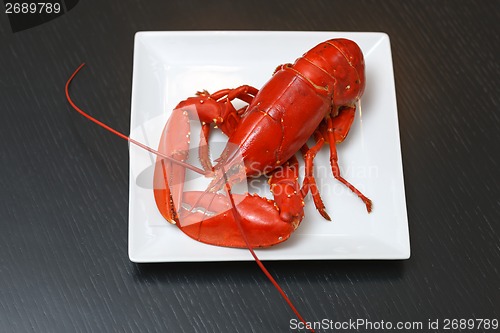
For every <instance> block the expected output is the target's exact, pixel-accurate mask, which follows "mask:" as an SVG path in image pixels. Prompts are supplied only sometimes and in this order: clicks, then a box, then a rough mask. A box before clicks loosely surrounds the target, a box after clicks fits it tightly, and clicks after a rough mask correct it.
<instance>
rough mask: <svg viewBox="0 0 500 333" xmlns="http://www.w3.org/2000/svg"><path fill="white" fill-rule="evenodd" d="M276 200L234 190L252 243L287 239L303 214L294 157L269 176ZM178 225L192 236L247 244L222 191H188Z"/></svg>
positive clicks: (224, 243)
mask: <svg viewBox="0 0 500 333" xmlns="http://www.w3.org/2000/svg"><path fill="white" fill-rule="evenodd" d="M269 184H270V186H271V191H272V192H273V195H274V200H270V199H267V198H262V197H259V196H257V195H250V194H244V195H242V194H234V193H233V194H232V195H233V197H234V201H236V202H238V203H237V204H236V209H237V211H238V215H239V216H240V219H241V220H240V222H239V223H240V224H241V227H242V229H243V231H244V233H245V236H246V238H247V240H248V242H249V244H250V246H251V247H269V246H272V245H275V244H278V243H281V242H283V241H285V240H287V239H288V238H289V237H290V235H291V234H292V232H293V231H294V230H295V229H296V228H297V227H298V225H299V224H300V222H301V221H302V219H303V217H304V208H303V207H304V200H303V198H304V197H303V196H302V193H301V191H300V187H299V184H298V161H297V159H296V158H295V156H294V157H292V158H290V160H289V161H288V162H287V163H285V164H284V165H283V166H282V167H281V168H277V169H276V170H274V171H273V172H272V174H271V177H270V178H269ZM183 199H184V202H183V204H182V207H181V211H180V212H179V215H180V216H181V218H180V220H181V222H180V223H179V224H178V226H179V228H180V229H181V230H182V231H183V232H184V233H185V234H187V235H188V236H190V237H191V238H193V239H195V240H197V241H200V242H203V243H207V244H211V245H217V246H227V247H241V248H246V247H247V244H246V243H245V241H244V239H243V237H242V235H241V231H240V230H239V227H238V222H237V221H236V220H234V214H232V213H231V212H230V209H231V208H232V207H231V205H230V204H229V200H228V198H227V197H225V196H224V195H222V194H218V193H212V192H202V191H192V192H185V194H184V198H183Z"/></svg>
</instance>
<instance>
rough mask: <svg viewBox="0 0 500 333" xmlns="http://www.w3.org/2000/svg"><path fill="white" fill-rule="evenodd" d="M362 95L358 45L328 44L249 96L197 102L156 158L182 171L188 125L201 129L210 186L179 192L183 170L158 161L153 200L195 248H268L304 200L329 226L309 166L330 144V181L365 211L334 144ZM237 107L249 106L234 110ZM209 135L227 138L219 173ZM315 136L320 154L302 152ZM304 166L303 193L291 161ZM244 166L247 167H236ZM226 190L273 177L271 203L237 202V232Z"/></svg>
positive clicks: (187, 105) (176, 116) (186, 108)
mask: <svg viewBox="0 0 500 333" xmlns="http://www.w3.org/2000/svg"><path fill="white" fill-rule="evenodd" d="M364 87H365V69H364V60H363V54H362V52H361V50H360V48H359V47H358V45H357V44H356V43H354V42H353V41H350V40H347V39H332V40H328V41H326V42H323V43H320V44H319V45H317V46H315V47H314V48H312V49H311V50H310V51H308V52H307V53H305V54H304V55H303V56H302V57H300V58H299V59H297V60H296V62H295V63H294V64H285V65H281V66H279V67H278V68H277V69H276V70H275V72H274V74H273V76H272V77H271V79H270V80H269V81H268V82H267V83H266V84H265V85H264V86H263V87H262V89H260V91H259V90H257V89H256V88H253V87H251V86H247V85H245V86H241V87H238V88H236V89H224V90H220V91H217V92H215V93H213V94H209V93H208V92H206V91H203V92H198V93H197V95H196V96H195V97H191V98H188V99H187V100H185V101H182V102H181V103H179V104H178V105H177V107H176V108H175V109H174V110H173V113H172V115H171V116H170V118H169V120H168V122H167V124H166V126H165V129H164V131H163V134H162V137H161V139H160V145H159V148H158V151H160V152H161V153H163V154H164V155H169V156H171V157H173V158H174V159H176V160H178V161H179V162H182V163H186V161H187V159H188V151H189V145H190V140H191V127H190V123H191V122H192V121H199V122H201V128H202V133H201V138H200V145H199V146H200V151H199V159H200V162H201V165H202V166H203V168H204V169H205V172H206V173H207V174H211V175H212V177H213V180H212V182H211V184H210V186H209V188H208V189H207V190H206V191H184V190H183V184H184V178H185V173H186V168H185V167H184V166H182V165H180V164H178V163H176V162H175V161H167V160H165V159H164V158H162V157H161V156H160V157H158V161H157V163H156V168H155V175H154V188H155V190H154V195H155V200H156V204H157V206H158V209H159V210H160V212H161V214H162V215H163V216H164V217H165V218H166V219H167V220H168V221H169V222H171V223H174V224H176V225H177V226H178V227H179V228H180V229H181V230H182V231H183V232H184V233H185V234H187V235H188V236H190V237H192V238H194V239H195V240H197V241H200V242H203V243H208V244H212V245H218V246H229V247H247V246H248V245H247V242H246V241H245V239H243V236H242V233H241V231H240V229H239V227H241V228H242V229H243V230H244V234H245V235H246V237H247V240H248V242H249V243H250V245H251V246H252V247H268V246H272V245H275V244H278V243H281V242H283V241H285V240H287V239H288V238H289V237H290V235H291V233H292V232H293V231H294V230H295V229H296V228H297V227H298V225H299V224H300V222H301V221H302V219H303V218H304V209H303V207H304V197H305V196H306V195H307V193H308V192H309V191H310V192H311V193H312V197H313V200H314V203H315V205H316V208H317V209H318V210H319V212H320V214H321V215H322V216H323V217H324V218H326V219H328V220H329V219H330V217H329V216H328V214H327V213H326V211H325V206H324V204H323V201H322V199H321V197H320V194H319V192H318V190H317V186H316V181H315V179H314V176H313V159H314V157H315V155H316V153H317V152H318V151H319V150H320V148H321V147H322V146H323V145H324V144H325V143H328V144H329V147H330V154H331V157H330V162H331V169H332V173H333V175H334V177H335V178H336V179H338V180H339V181H341V182H342V183H343V184H345V185H346V186H347V187H349V188H350V189H351V190H352V191H353V192H354V193H356V194H357V195H358V196H359V197H360V198H361V199H362V200H363V202H364V203H365V205H366V208H367V210H368V211H369V212H370V211H371V207H372V203H371V201H370V200H369V199H368V198H367V197H365V196H364V195H363V194H362V193H361V192H360V191H358V190H357V189H356V188H355V187H354V186H353V185H351V184H350V183H349V182H347V181H346V180H345V179H344V178H343V177H342V176H341V173H340V169H339V167H338V164H337V152H336V147H335V144H336V143H339V142H342V141H343V140H344V138H345V137H346V135H347V134H348V132H349V129H350V127H351V124H352V122H353V120H354V115H355V110H356V102H357V101H358V99H359V98H360V97H361V95H362V94H363V91H364ZM235 99H239V100H241V101H244V102H245V103H247V104H248V105H247V106H244V107H242V108H239V109H236V108H235V107H234V105H233V104H232V101H233V100H235ZM211 126H214V127H218V128H220V129H221V131H222V132H223V133H225V134H226V135H227V136H228V137H229V139H228V145H227V146H226V148H225V149H224V150H223V152H222V154H221V157H220V158H219V159H218V160H217V164H216V165H215V166H212V164H211V161H210V159H209V157H208V148H207V147H208V146H207V142H208V136H209V133H210V131H211ZM312 136H314V138H315V140H316V144H315V145H314V146H313V147H312V148H310V149H309V147H308V146H307V144H306V142H307V141H308V139H309V138H310V137H312ZM299 151H300V152H302V154H303V156H304V159H305V176H304V181H303V184H302V187H301V186H300V185H299V183H298V178H299V174H298V161H297V158H296V157H295V154H296V153H297V152H299ZM241 159H242V160H243V163H241V162H240V160H241ZM223 174H227V177H228V179H229V182H230V184H232V183H234V182H236V181H241V180H244V179H246V178H247V177H255V176H259V175H262V174H265V175H267V176H269V184H270V186H271V192H272V193H273V195H274V200H269V199H267V198H263V197H259V196H257V195H251V194H242V195H236V194H233V198H234V199H235V201H236V202H238V203H237V204H236V208H237V211H238V213H239V216H240V217H241V221H240V225H238V223H237V221H235V219H234V214H229V213H228V212H227V210H228V209H230V208H231V205H230V204H229V203H228V199H227V197H226V196H224V195H223V194H221V193H218V192H219V190H221V189H222V188H223V186H224V184H225V180H224V175H223Z"/></svg>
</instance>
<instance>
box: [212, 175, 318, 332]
mask: <svg viewBox="0 0 500 333" xmlns="http://www.w3.org/2000/svg"><path fill="white" fill-rule="evenodd" d="M221 169H222V176H223V177H224V182H225V185H224V189H225V190H226V192H227V196H228V197H229V201H230V202H231V208H232V209H231V212H232V214H233V216H234V219H235V220H236V224H237V225H238V229H239V231H240V233H241V236H242V237H243V240H244V241H245V244H246V246H247V248H248V250H249V251H250V254H251V255H252V257H253V259H254V260H255V262H256V263H257V265H258V266H259V268H260V270H261V271H262V273H264V275H265V276H266V277H267V278H268V279H269V281H271V283H272V284H273V285H274V287H275V288H276V289H277V290H278V292H279V293H280V294H281V297H283V299H284V300H285V302H286V303H287V304H288V306H289V307H290V309H292V311H293V313H295V315H296V316H297V318H299V320H300V321H301V322H302V323H303V324H304V325H305V327H306V328H307V329H309V330H310V331H311V332H312V333H314V332H315V331H314V330H313V329H312V328H311V327H310V326H309V325H308V324H307V323H306V321H305V320H304V318H302V316H301V315H300V313H299V311H298V310H297V309H296V308H295V306H294V305H293V303H292V301H291V300H290V298H288V296H287V295H286V294H285V292H284V291H283V289H282V288H281V287H280V285H279V284H278V282H277V281H276V280H275V279H274V277H273V276H272V275H271V273H270V272H269V271H268V270H267V268H266V266H264V264H263V263H262V261H260V259H259V257H257V254H256V253H255V251H254V250H253V247H252V245H250V242H249V241H248V238H247V236H246V234H245V231H244V230H243V225H242V224H241V215H240V213H239V212H238V210H237V209H236V204H235V203H234V199H233V195H232V193H231V188H230V187H229V180H228V179H227V175H226V172H225V170H224V166H223V167H222V168H221Z"/></svg>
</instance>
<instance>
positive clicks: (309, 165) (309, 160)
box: [300, 137, 331, 221]
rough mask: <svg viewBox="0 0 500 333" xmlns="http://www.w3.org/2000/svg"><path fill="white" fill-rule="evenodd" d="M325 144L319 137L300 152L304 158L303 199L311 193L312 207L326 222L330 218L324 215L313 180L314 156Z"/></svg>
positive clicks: (323, 206) (324, 210)
mask: <svg viewBox="0 0 500 333" xmlns="http://www.w3.org/2000/svg"><path fill="white" fill-rule="evenodd" d="M324 143H325V140H324V139H323V138H322V137H319V138H318V140H317V142H316V144H315V145H314V146H313V147H312V148H311V149H309V147H308V146H307V144H305V145H304V146H302V148H301V149H300V151H301V152H302V154H303V156H304V161H305V164H306V166H305V169H306V171H305V176H304V183H303V184H302V190H301V191H302V195H303V196H304V197H305V196H306V194H307V192H309V191H311V195H312V198H313V201H314V205H315V206H316V209H317V210H318V212H319V213H320V214H321V216H323V218H325V219H326V220H328V221H331V218H330V216H328V214H327V213H326V209H325V204H324V203H323V200H322V199H321V196H320V194H319V191H318V186H317V185H316V179H315V178H314V175H313V161H314V157H316V154H317V153H318V152H319V150H320V149H321V147H322V146H323V144H324Z"/></svg>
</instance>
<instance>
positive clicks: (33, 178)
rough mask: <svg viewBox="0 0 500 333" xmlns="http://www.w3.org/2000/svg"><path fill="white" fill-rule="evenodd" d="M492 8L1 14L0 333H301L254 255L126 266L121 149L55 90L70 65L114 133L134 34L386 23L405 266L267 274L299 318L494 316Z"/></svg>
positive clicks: (318, 267) (499, 304)
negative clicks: (30, 24)
mask: <svg viewBox="0 0 500 333" xmlns="http://www.w3.org/2000/svg"><path fill="white" fill-rule="evenodd" d="M498 4H499V3H498V1H476V2H474V1H440V2H431V1H393V0H391V1H384V2H380V1H280V2H278V1H276V2H273V1H264V0H257V1H228V0H222V1H217V2H216V1H194V0H183V1H147V2H146V1H144V2H139V1H130V0H125V1H117V0H113V1H97V0H81V1H80V2H79V3H78V5H77V6H75V8H73V9H72V10H71V11H70V12H68V13H67V14H65V15H63V16H61V17H59V18H57V19H55V20H53V21H50V22H48V23H46V24H43V25H40V26H38V27H35V28H32V29H29V30H25V31H22V32H18V33H12V32H11V30H10V27H9V23H8V20H7V17H6V15H5V13H4V11H2V13H0V114H1V118H0V126H1V130H0V147H1V150H0V152H1V163H0V167H1V170H0V171H1V172H0V198H1V200H0V223H1V232H0V331H1V332H290V331H291V332H297V331H301V332H302V331H303V330H293V329H290V327H289V322H290V320H291V319H292V318H294V316H293V313H292V312H291V311H290V310H289V308H288V307H287V306H286V304H285V303H284V301H283V300H282V299H281V297H280V296H279V295H278V293H277V292H276V291H275V290H274V288H273V286H272V285H271V284H270V283H269V282H268V281H267V279H266V278H265V276H263V274H262V273H261V272H260V271H259V269H258V268H257V266H256V265H255V263H252V262H232V263H202V264H200V263H189V264H187V263H178V264H172V263H170V264H134V263H131V262H130V261H129V259H128V254H127V230H128V221H127V220H128V146H127V143H126V142H124V141H122V140H121V139H119V138H116V137H114V136H112V135H110V134H109V133H107V132H105V131H104V130H102V129H100V128H98V127H96V126H95V125H93V124H91V123H89V122H88V121H86V120H84V119H83V118H82V117H80V116H79V115H77V114H75V112H73V111H72V110H71V109H70V107H69V106H68V104H67V102H66V100H65V97H64V91H63V88H64V84H65V81H66V79H67V78H68V76H69V75H70V74H71V73H72V71H73V70H74V69H75V68H76V67H77V66H78V65H79V64H80V63H81V62H83V61H85V62H87V63H88V64H89V68H88V69H86V70H85V72H82V75H81V76H80V77H79V78H78V82H75V86H74V93H73V95H74V98H75V100H77V101H78V102H79V104H80V105H81V106H82V107H83V108H84V109H86V110H89V111H90V112H91V113H92V114H93V115H95V116H96V117H98V118H99V119H101V120H103V121H104V122H106V123H109V124H112V125H113V126H114V127H116V128H117V129H118V130H120V131H123V132H126V133H128V129H129V118H130V96H131V73H132V51H133V38H134V33H135V32H137V31H141V30H307V31H313V30H318V31H382V32H386V33H387V34H388V35H389V36H390V38H391V46H392V52H393V61H394V74H395V80H396V92H397V98H398V112H399V122H400V132H401V146H402V147H401V148H402V154H403V167H404V175H405V187H406V195H407V207H408V218H409V223H410V238H411V247H412V257H411V259H410V260H407V261H306V262H301V261H292V262H268V263H267V267H268V268H269V270H270V271H271V272H272V274H274V276H275V277H276V279H277V280H278V281H279V283H280V284H281V285H282V287H283V288H284V289H285V290H286V291H287V292H288V294H289V295H290V297H291V298H292V300H293V301H294V302H295V304H296V306H297V307H298V308H299V310H300V311H301V313H302V314H303V316H304V317H305V318H306V319H307V320H309V321H318V320H322V319H329V320H334V321H339V322H341V321H349V320H350V319H351V320H357V319H366V320H370V321H373V322H380V321H382V320H383V321H385V322H387V321H391V322H393V323H396V322H398V321H420V322H423V323H424V327H426V325H427V323H428V321H429V320H436V319H439V320H440V321H441V322H442V321H443V320H444V319H446V318H449V319H461V318H465V319H469V318H489V319H494V318H496V319H500V283H499V281H500V273H499V267H500V242H499V227H498V223H499V221H500V191H499V186H500V183H499V178H500V177H499V175H498V174H499V172H498V170H499V169H500V158H499V157H500V155H499V149H498V146H499V144H500V134H499V130H498V128H499V127H500V120H499V118H500V116H499V111H500V109H499V105H500V99H499V93H500V92H499V86H500V82H499V77H500V70H499V67H500V66H499V61H498V55H499V45H500V41H499V39H500V38H499V35H500V31H499V25H498V22H499V21H500V12H499V10H498ZM200 52H202V51H201V50H200ZM269 52H272V50H269ZM380 131H384V129H383V128H381V129H380ZM380 149H381V150H383V149H384V147H380ZM319 331H320V332H326V331H333V330H319ZM346 331H349V332H356V331H358V330H346ZM359 331H360V332H361V331H362V332H371V331H372V330H370V329H366V330H359ZM373 331H375V330H373ZM429 331H444V330H442V327H441V329H439V330H429ZM463 331H464V332H481V331H487V332H489V331H488V330H480V329H479V330H463ZM490 331H491V330H490ZM378 332H380V330H378Z"/></svg>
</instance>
